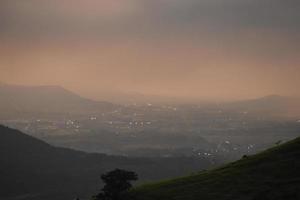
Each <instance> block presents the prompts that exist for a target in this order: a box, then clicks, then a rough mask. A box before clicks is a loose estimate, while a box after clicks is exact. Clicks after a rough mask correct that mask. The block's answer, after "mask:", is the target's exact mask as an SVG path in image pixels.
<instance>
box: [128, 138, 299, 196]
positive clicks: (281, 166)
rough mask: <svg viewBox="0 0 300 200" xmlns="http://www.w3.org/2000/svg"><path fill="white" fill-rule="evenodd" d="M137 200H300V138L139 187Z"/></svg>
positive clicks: (136, 191) (135, 190) (136, 193)
mask: <svg viewBox="0 0 300 200" xmlns="http://www.w3.org/2000/svg"><path fill="white" fill-rule="evenodd" d="M133 193H134V194H135V195H136V196H137V199H138V200H175V199H176V200H225V199H226V200H235V199H238V200H296V199H300V138H298V139H295V140H293V141H291V142H288V143H286V144H283V145H280V146H278V147H275V148H272V149H269V150H267V151H265V152H262V153H260V154H257V155H254V156H249V157H245V158H243V159H241V160H239V161H237V162H234V163H231V164H228V165H226V166H224V167H221V168H218V169H215V170H211V171H203V172H200V173H199V174H195V175H191V176H189V177H183V178H178V179H174V180H170V181H164V182H159V183H156V184H149V185H144V186H140V187H137V188H135V189H134V190H133Z"/></svg>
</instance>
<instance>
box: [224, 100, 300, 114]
mask: <svg viewBox="0 0 300 200" xmlns="http://www.w3.org/2000/svg"><path fill="white" fill-rule="evenodd" d="M222 108H223V109H225V110H231V111H236V112H243V113H247V114H254V115H257V114H262V115H265V116H273V117H298V116H300V98H297V97H285V96H279V95H270V96H265V97H262V98H258V99H251V100H244V101H238V102H233V103H228V104H225V105H222Z"/></svg>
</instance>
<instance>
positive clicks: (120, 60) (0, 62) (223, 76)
mask: <svg viewBox="0 0 300 200" xmlns="http://www.w3.org/2000/svg"><path fill="white" fill-rule="evenodd" d="M299 10H300V1H297V0H284V1H282V0H243V1H241V0H115V1H111V0H26V1H20V0H1V2H0V70H1V71H0V81H3V82H8V83H14V84H25V85H48V84H51V85H62V86H64V87H66V88H68V89H71V90H73V91H76V92H78V93H80V94H81V95H84V96H88V97H93V98H98V99H101V98H102V97H103V95H104V94H108V93H114V92H125V93H126V92H139V93H144V94H158V95H167V96H182V97H187V98H202V99H234V98H239V99H241V98H252V97H258V96H264V95H269V94H282V95H298V96H299V95H300V90H299V89H298V87H299V86H300V45H299V44H300V24H299V19H300V12H299Z"/></svg>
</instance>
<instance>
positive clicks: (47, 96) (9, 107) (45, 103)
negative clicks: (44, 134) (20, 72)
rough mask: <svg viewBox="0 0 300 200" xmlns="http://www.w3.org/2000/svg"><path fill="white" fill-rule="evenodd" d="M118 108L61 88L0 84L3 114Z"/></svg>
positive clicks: (79, 111)
mask: <svg viewBox="0 0 300 200" xmlns="http://www.w3.org/2000/svg"><path fill="white" fill-rule="evenodd" d="M115 107H116V106H115V105H113V104H111V103H107V102H97V101H93V100H89V99H85V98H82V97H80V96H78V95H76V94H74V93H72V92H70V91H68V90H66V89H64V88H62V87H60V86H16V85H7V84H2V85H1V84H0V112H1V113H10V114H11V113H17V114H22V113H28V112H29V113H48V114H51V113H78V114H80V113H91V112H92V113H93V112H103V111H107V110H112V109H114V108H115Z"/></svg>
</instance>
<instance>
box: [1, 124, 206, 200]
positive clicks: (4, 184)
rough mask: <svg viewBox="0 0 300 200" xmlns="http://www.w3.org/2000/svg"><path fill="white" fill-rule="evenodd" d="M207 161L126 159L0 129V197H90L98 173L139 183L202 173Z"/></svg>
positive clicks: (96, 187) (38, 199)
mask: <svg viewBox="0 0 300 200" xmlns="http://www.w3.org/2000/svg"><path fill="white" fill-rule="evenodd" d="M211 165H212V164H211V163H210V160H208V159H194V158H147V159H146V158H127V157H121V156H107V155H104V154H89V153H84V152H80V151H75V150H71V149H65V148H58V147H54V146H51V145H49V144H47V143H45V142H43V141H41V140H38V139H35V138H33V137H31V136H28V135H25V134H23V133H22V132H20V131H17V130H14V129H10V128H6V127H4V126H0V177H1V178H0V188H1V189H0V199H5V200H41V199H43V200H54V199H55V200H65V199H73V198H75V197H76V196H78V197H80V198H81V199H85V198H88V197H91V196H92V195H93V194H95V193H96V192H97V191H99V188H100V186H101V185H100V182H99V181H100V175H101V174H102V173H104V172H106V171H109V170H113V169H115V168H121V169H127V170H132V171H135V172H137V173H138V174H139V179H140V181H141V182H144V181H150V180H152V181H153V180H159V179H163V178H170V177H175V176H180V175H184V174H187V173H189V172H191V171H196V170H198V169H204V168H207V167H209V166H211Z"/></svg>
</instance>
